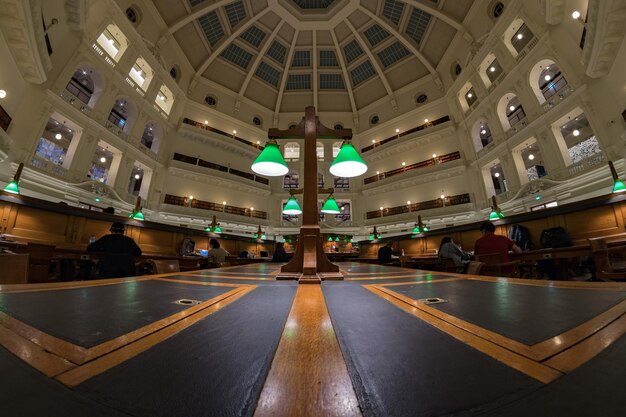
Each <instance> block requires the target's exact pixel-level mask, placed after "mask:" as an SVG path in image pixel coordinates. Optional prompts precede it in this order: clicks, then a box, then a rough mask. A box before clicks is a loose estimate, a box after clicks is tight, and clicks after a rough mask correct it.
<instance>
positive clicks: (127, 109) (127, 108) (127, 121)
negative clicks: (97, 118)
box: [108, 97, 137, 133]
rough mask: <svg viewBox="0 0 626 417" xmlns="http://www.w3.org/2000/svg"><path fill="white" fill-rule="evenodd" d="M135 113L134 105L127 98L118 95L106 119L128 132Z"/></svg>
mask: <svg viewBox="0 0 626 417" xmlns="http://www.w3.org/2000/svg"><path fill="white" fill-rule="evenodd" d="M136 114H137V111H136V109H135V105H134V104H133V103H132V102H131V101H129V100H128V99H127V98H124V97H120V98H118V99H117V100H115V104H114V105H113V107H112V108H111V112H110V113H109V117H108V121H109V122H110V123H111V124H112V125H113V126H115V127H117V128H118V129H121V130H122V131H124V132H125V133H129V132H130V129H131V125H132V122H134V121H135V117H136Z"/></svg>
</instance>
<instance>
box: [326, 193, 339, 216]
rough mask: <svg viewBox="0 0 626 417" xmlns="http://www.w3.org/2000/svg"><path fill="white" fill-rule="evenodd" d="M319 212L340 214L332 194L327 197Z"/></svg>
mask: <svg viewBox="0 0 626 417" xmlns="http://www.w3.org/2000/svg"><path fill="white" fill-rule="evenodd" d="M321 212H322V213H326V214H340V213H341V210H340V209H339V206H338V205H337V201H336V200H335V197H333V195H332V194H331V195H329V196H328V198H327V199H326V201H325V202H324V205H323V206H322V210H321Z"/></svg>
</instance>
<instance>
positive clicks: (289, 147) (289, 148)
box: [284, 142, 300, 161]
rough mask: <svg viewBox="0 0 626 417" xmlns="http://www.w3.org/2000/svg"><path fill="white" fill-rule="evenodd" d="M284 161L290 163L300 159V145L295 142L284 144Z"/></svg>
mask: <svg viewBox="0 0 626 417" xmlns="http://www.w3.org/2000/svg"><path fill="white" fill-rule="evenodd" d="M284 154H285V155H284V156H285V159H288V160H290V161H297V160H298V159H300V144H298V143H295V142H288V143H286V144H285V149H284Z"/></svg>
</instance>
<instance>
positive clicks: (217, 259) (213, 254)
mask: <svg viewBox="0 0 626 417" xmlns="http://www.w3.org/2000/svg"><path fill="white" fill-rule="evenodd" d="M209 246H210V247H211V249H209V252H208V257H209V262H214V263H216V264H223V263H224V262H226V256H228V255H229V253H228V251H227V250H226V249H224V248H222V247H220V242H218V241H217V239H211V240H210V241H209Z"/></svg>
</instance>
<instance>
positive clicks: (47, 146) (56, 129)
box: [35, 117, 76, 168]
mask: <svg viewBox="0 0 626 417" xmlns="http://www.w3.org/2000/svg"><path fill="white" fill-rule="evenodd" d="M75 133H76V130H75V128H73V127H72V126H70V125H69V124H68V123H67V122H66V121H64V120H61V119H60V118H55V117H51V118H50V119H48V122H47V123H46V127H45V128H44V132H43V133H42V135H41V137H40V138H39V142H38V143H37V146H36V148H35V155H36V156H38V157H40V158H43V159H45V160H47V161H50V162H52V163H53V164H56V165H62V166H64V167H65V168H68V167H69V161H67V160H66V157H67V154H68V150H69V148H70V145H71V143H72V139H73V138H74V135H75Z"/></svg>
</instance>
